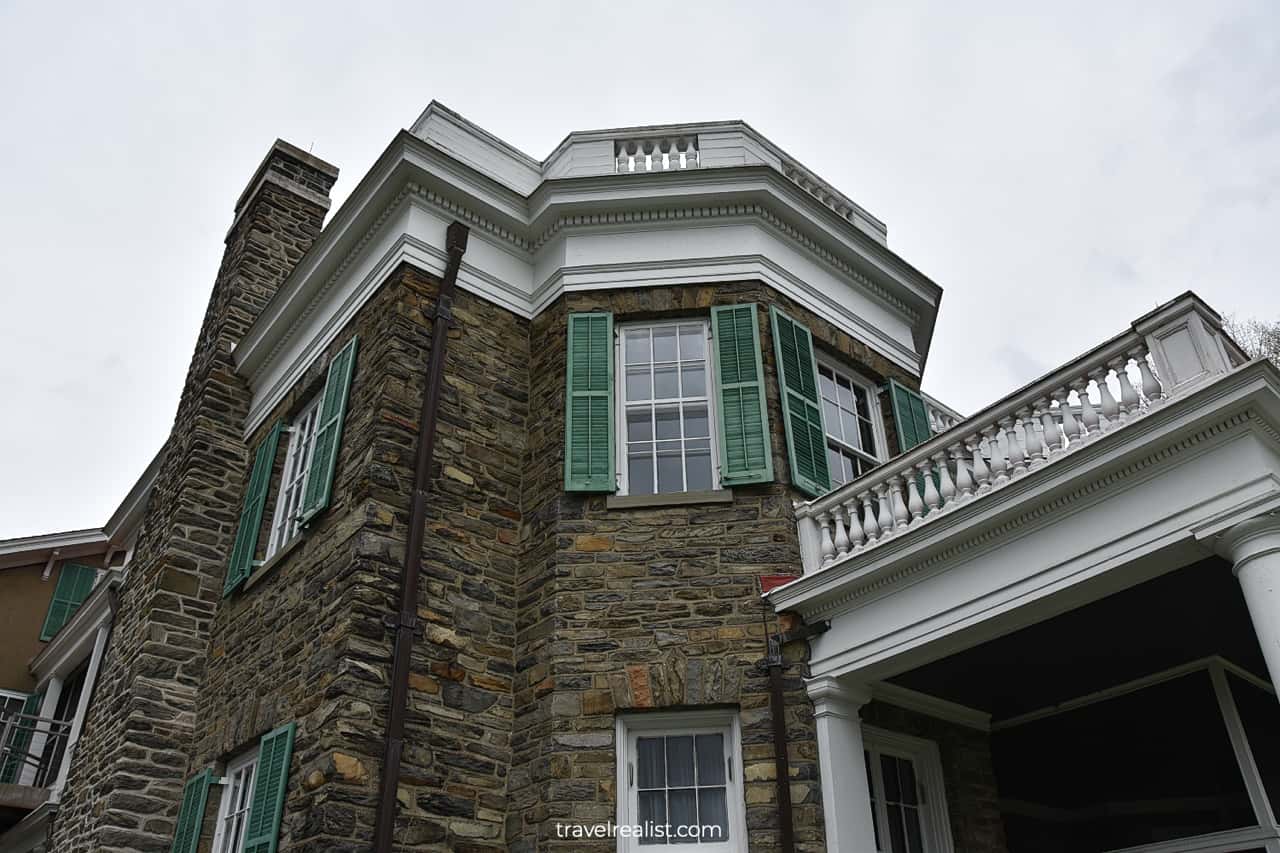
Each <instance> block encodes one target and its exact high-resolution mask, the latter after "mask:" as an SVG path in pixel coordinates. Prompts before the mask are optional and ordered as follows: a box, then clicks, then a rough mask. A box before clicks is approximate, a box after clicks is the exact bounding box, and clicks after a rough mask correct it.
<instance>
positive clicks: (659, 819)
mask: <svg viewBox="0 0 1280 853" xmlns="http://www.w3.org/2000/svg"><path fill="white" fill-rule="evenodd" d="M638 811H639V812H640V814H639V815H637V817H639V821H638V823H639V824H640V825H641V826H645V825H649V826H659V827H661V826H663V825H664V824H666V822H667V802H666V793H665V792H664V791H641V792H640V795H639V809H638ZM640 843H641V844H666V843H667V839H666V838H664V837H663V836H661V835H642V836H640Z"/></svg>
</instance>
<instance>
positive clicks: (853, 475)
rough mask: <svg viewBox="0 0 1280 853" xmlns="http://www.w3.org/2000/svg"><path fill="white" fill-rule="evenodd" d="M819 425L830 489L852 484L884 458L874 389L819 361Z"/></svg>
mask: <svg viewBox="0 0 1280 853" xmlns="http://www.w3.org/2000/svg"><path fill="white" fill-rule="evenodd" d="M818 385H819V392H820V393H821V395H822V422H823V427H824V428H825V429H826V433H827V468H828V469H829V471H830V474H831V486H832V488H835V487H837V486H842V485H844V484H845V483H849V482H852V481H853V480H856V479H857V478H859V477H861V476H862V475H863V474H865V473H867V472H868V471H870V470H871V469H872V468H874V467H876V466H877V465H879V464H880V463H881V462H882V461H883V459H884V453H883V448H884V438H883V435H882V431H883V429H884V428H883V426H882V423H883V422H882V420H881V417H880V404H879V401H878V399H877V397H876V393H875V388H874V386H873V385H872V384H871V383H870V382H868V381H866V380H865V379H862V378H861V377H859V376H858V375H857V374H855V373H853V372H852V371H849V370H845V369H842V368H838V367H836V366H835V365H833V364H831V363H830V362H827V361H823V360H819V361H818Z"/></svg>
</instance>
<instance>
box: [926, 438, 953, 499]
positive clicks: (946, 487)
mask: <svg viewBox="0 0 1280 853" xmlns="http://www.w3.org/2000/svg"><path fill="white" fill-rule="evenodd" d="M933 462H934V466H935V467H936V468H937V471H938V478H939V479H938V482H939V486H938V497H940V498H941V499H942V505H943V506H947V505H949V504H950V503H952V502H953V501H954V500H955V499H956V484H955V483H954V482H952V480H951V467H950V466H949V465H947V451H945V450H944V451H942V452H941V453H935V454H934V456H933ZM956 467H957V469H958V468H959V467H960V462H959V459H957V460H956ZM957 473H958V472H957ZM928 497H929V496H928V495H925V502H926V503H928Z"/></svg>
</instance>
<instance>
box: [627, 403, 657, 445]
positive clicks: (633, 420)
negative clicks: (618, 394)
mask: <svg viewBox="0 0 1280 853" xmlns="http://www.w3.org/2000/svg"><path fill="white" fill-rule="evenodd" d="M627 441H653V414H652V413H651V412H650V411H649V407H648V406H645V407H644V408H643V409H628V410H627Z"/></svg>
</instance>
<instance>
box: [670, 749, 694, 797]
mask: <svg viewBox="0 0 1280 853" xmlns="http://www.w3.org/2000/svg"><path fill="white" fill-rule="evenodd" d="M667 785H668V786H669V787H672V788H691V787H693V735H682V736H680V737H669V738H667ZM674 811H675V809H674V807H672V812H673V813H674Z"/></svg>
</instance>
